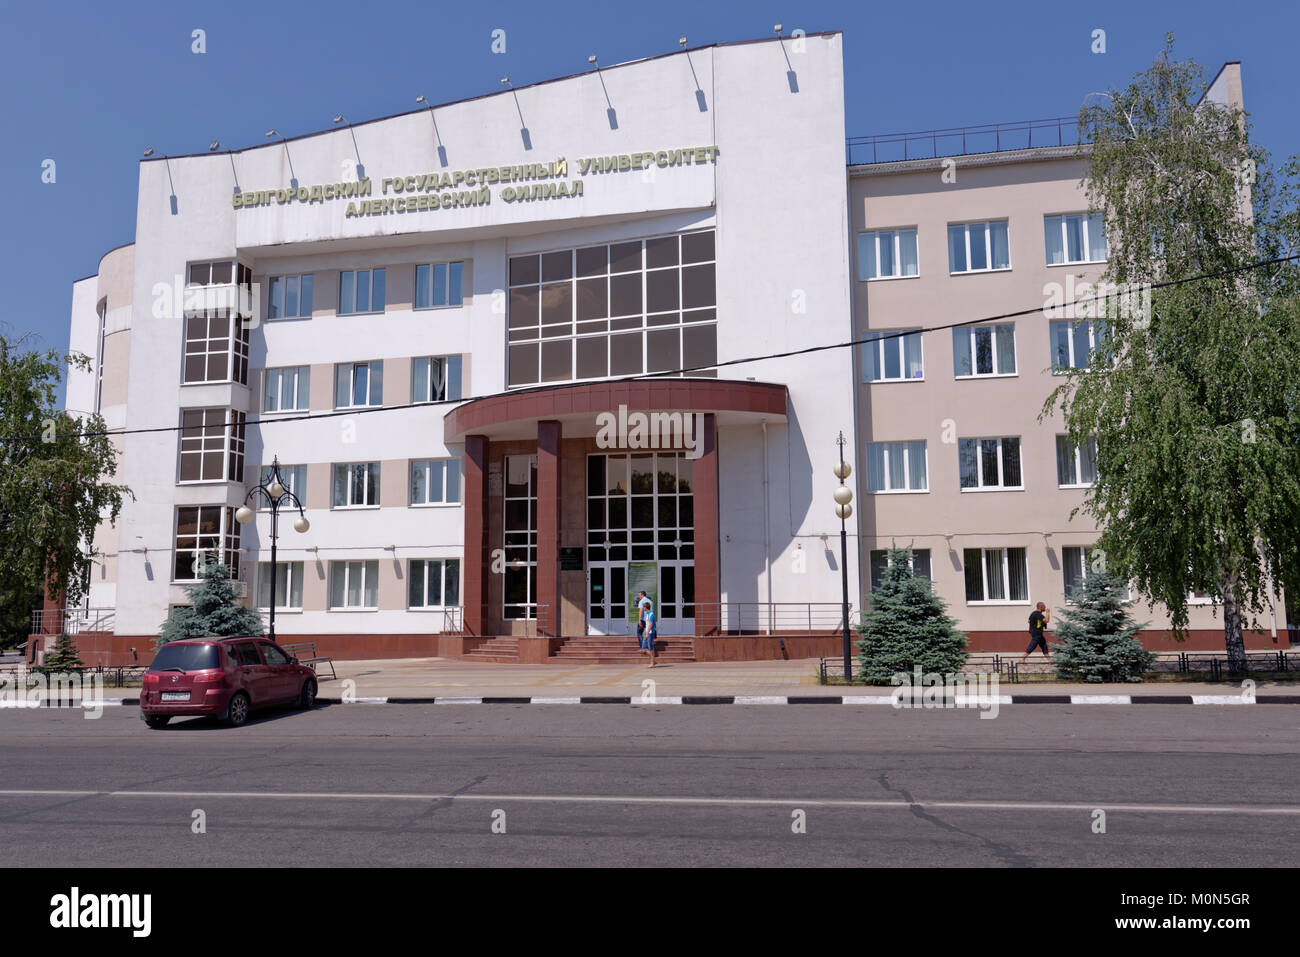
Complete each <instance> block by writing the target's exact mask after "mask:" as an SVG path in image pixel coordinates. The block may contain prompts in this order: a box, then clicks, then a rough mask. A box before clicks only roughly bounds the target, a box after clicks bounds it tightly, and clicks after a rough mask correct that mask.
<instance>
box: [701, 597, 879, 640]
mask: <svg viewBox="0 0 1300 957" xmlns="http://www.w3.org/2000/svg"><path fill="white" fill-rule="evenodd" d="M692 607H694V609H695V629H696V632H695V633H696V634H699V635H723V636H725V635H833V634H839V633H840V632H842V631H843V630H844V606H843V605H842V604H841V603H840V602H830V601H826V602H760V601H724V602H696V603H695V605H694V606H692ZM852 617H853V611H852V609H851V608H850V610H849V618H850V620H852Z"/></svg>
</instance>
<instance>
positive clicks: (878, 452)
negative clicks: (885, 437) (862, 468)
mask: <svg viewBox="0 0 1300 957" xmlns="http://www.w3.org/2000/svg"><path fill="white" fill-rule="evenodd" d="M867 491H868V492H883V491H885V444H884V443H883V442H872V443H870V444H869V445H868V446H867Z"/></svg>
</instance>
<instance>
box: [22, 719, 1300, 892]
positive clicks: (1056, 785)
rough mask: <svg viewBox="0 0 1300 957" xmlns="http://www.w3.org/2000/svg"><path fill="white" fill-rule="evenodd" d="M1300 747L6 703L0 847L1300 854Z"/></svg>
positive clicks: (1036, 856)
mask: <svg viewBox="0 0 1300 957" xmlns="http://www.w3.org/2000/svg"><path fill="white" fill-rule="evenodd" d="M1298 752H1300V708H1297V707H1293V706H1285V705H1278V706H1254V707H1232V706H1223V707H1215V706H1189V705H1181V706H1179V705H1171V706H1163V705H1141V706H1118V705H1084V706H1058V705H1020V706H1007V707H1004V708H1002V710H1001V713H1000V714H999V716H998V717H997V718H996V719H995V720H987V719H984V720H981V719H980V718H979V717H978V712H977V711H974V710H959V711H923V710H906V711H895V710H894V709H892V708H882V707H879V706H834V705H790V706H762V705H756V706H744V707H742V706H735V705H731V706H709V705H701V706H683V705H664V706H626V705H583V706H571V705H430V706H419V705H404V706H395V705H387V706H385V705H350V706H343V705H334V706H330V707H322V708H318V709H317V710H315V711H313V712H311V713H300V712H281V713H271V714H269V715H267V716H262V717H259V718H257V719H255V720H254V721H252V722H250V724H249V725H247V726H246V727H244V728H241V729H236V730H230V729H226V728H222V727H220V726H217V725H214V724H210V723H208V722H206V721H200V720H187V721H179V722H178V721H173V723H172V725H171V726H169V727H168V728H166V729H164V730H161V731H150V730H148V729H147V728H145V726H144V724H143V723H142V722H141V721H140V720H139V718H138V716H137V711H136V709H135V708H133V707H119V708H108V709H105V711H104V713H103V717H101V718H100V719H99V720H85V719H84V718H83V717H82V716H81V714H80V713H79V712H77V711H68V710H39V711H17V710H3V711H0V769H3V777H2V778H0V866H4V867H13V866H47V865H57V866H126V865H130V866H141V865H159V864H162V865H169V866H176V865H179V866H226V865H253V866H284V865H307V866H322V867H335V868H337V867H349V866H356V865H397V866H401V865H479V866H531V865H605V866H609V865H614V866H617V865H631V864H634V865H649V866H654V865H677V866H682V865H700V866H709V865H759V866H782V865H859V866H860V865H867V866H880V867H889V866H962V865H964V866H994V867H999V866H1021V867H1031V866H1048V865H1054V866H1059V865H1073V866H1086V867H1124V866H1135V865H1143V866H1163V867H1172V866H1178V867H1198V866H1213V865H1225V866H1226V865H1232V866H1240V865H1242V864H1243V863H1247V862H1248V863H1249V864H1250V865H1251V866H1255V867H1267V866H1295V865H1296V864H1297V863H1300V793H1297V782H1300V761H1298V760H1297V754H1298ZM1097 810H1101V811H1105V812H1106V813H1105V819H1104V823H1105V832H1104V833H1096V832H1095V829H1096V827H1097V824H1096V822H1097V821H1098V820H1099V819H1098V817H1097V815H1096V814H1095V812H1096V811H1097ZM196 811H202V812H203V818H204V823H205V825H206V830H205V832H204V833H194V828H193V825H192V822H193V821H194V819H195V812H196ZM800 811H801V812H802V815H799V814H798V813H797V812H800ZM801 816H802V821H803V825H804V833H796V831H795V825H796V823H797V822H798V820H799V818H800V817H801ZM502 830H504V833H498V832H499V831H502Z"/></svg>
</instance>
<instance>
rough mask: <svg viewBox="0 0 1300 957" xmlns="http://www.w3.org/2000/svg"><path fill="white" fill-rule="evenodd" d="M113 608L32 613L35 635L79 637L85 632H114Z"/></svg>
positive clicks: (50, 610)
mask: <svg viewBox="0 0 1300 957" xmlns="http://www.w3.org/2000/svg"><path fill="white" fill-rule="evenodd" d="M116 620H117V611H116V609H113V608H47V609H43V610H41V611H34V612H32V631H31V633H32V634H33V635H79V634H81V633H82V632H83V631H112V630H113V625H114V623H115V622H116Z"/></svg>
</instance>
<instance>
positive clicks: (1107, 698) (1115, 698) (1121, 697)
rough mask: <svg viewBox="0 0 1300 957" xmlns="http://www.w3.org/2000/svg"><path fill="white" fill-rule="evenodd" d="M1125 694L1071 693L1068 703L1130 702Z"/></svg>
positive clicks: (1129, 698) (1130, 699)
mask: <svg viewBox="0 0 1300 957" xmlns="http://www.w3.org/2000/svg"><path fill="white" fill-rule="evenodd" d="M1132 703H1133V699H1132V698H1131V697H1130V696H1129V695H1126V694H1072V695H1070V704H1132Z"/></svg>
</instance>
